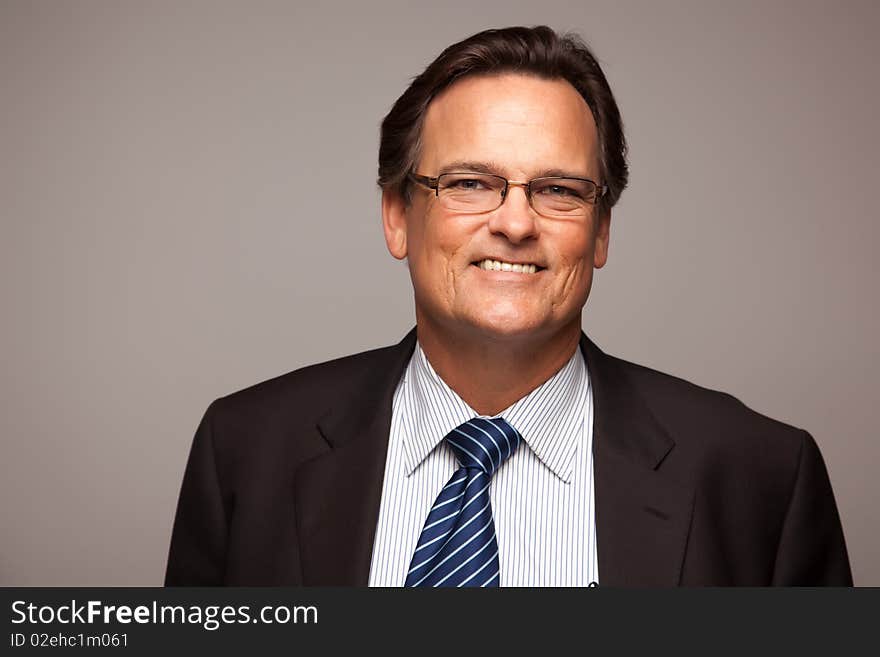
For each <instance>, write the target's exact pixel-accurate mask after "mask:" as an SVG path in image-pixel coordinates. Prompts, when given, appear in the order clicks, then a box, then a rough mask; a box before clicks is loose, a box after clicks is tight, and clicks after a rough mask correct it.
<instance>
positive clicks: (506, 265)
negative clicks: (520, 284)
mask: <svg viewBox="0 0 880 657" xmlns="http://www.w3.org/2000/svg"><path fill="white" fill-rule="evenodd" d="M471 265H473V266H474V267H479V268H480V269H483V270H485V271H509V272H514V273H517V274H536V273H537V272H540V271H544V269H546V267H541V266H540V265H536V264H535V263H533V262H509V261H507V260H494V259H492V258H485V259H483V260H476V261H474V262H472V263H471Z"/></svg>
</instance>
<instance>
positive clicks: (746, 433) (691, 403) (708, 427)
mask: <svg viewBox="0 0 880 657" xmlns="http://www.w3.org/2000/svg"><path fill="white" fill-rule="evenodd" d="M609 358H611V359H612V360H613V361H615V363H616V365H617V366H618V367H619V368H620V370H621V371H622V372H623V373H624V375H625V377H626V378H627V380H628V381H629V382H630V384H631V385H632V387H633V389H634V390H635V391H637V393H638V394H639V395H640V396H641V397H642V399H643V400H644V402H645V403H646V405H647V406H648V408H649V409H650V410H651V412H652V413H653V414H654V416H655V417H656V418H657V420H658V421H659V422H660V423H661V424H662V425H663V426H664V427H666V428H667V430H668V431H669V432H670V434H671V435H672V436H673V439H674V440H676V441H677V442H679V441H681V440H684V441H688V440H699V441H700V442H701V443H703V444H704V446H705V447H711V446H716V447H722V446H731V447H734V448H740V449H741V448H743V447H747V446H748V447H755V448H760V449H766V448H767V441H768V440H769V441H772V445H771V448H772V449H774V450H779V449H781V450H783V451H785V452H787V453H789V454H792V452H793V453H797V452H798V451H799V450H800V448H801V445H802V444H803V441H804V439H805V436H806V435H807V434H806V432H805V431H804V430H803V429H801V428H798V427H795V426H792V425H790V424H787V423H785V422H781V421H779V420H776V419H774V418H771V417H769V416H767V415H764V414H763V413H760V412H758V411H756V410H754V409H752V408H750V407H749V406H747V405H746V404H745V403H743V402H742V401H741V400H740V399H738V398H737V397H735V396H734V395H731V394H729V393H727V392H723V391H720V390H713V389H710V388H706V387H703V386H700V385H698V384H696V383H693V382H691V381H687V380H685V379H682V378H680V377H678V376H674V375H672V374H668V373H665V372H661V371H658V370H655V369H652V368H650V367H646V366H644V365H639V364H636V363H631V362H628V361H625V360H621V359H619V358H614V357H613V356H609Z"/></svg>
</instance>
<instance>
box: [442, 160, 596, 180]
mask: <svg viewBox="0 0 880 657" xmlns="http://www.w3.org/2000/svg"><path fill="white" fill-rule="evenodd" d="M504 169H505V168H504V167H503V166H502V165H500V164H498V163H497V162H492V161H491V160H490V161H478V160H456V161H455V162H450V163H449V164H444V165H443V166H442V167H440V171H439V172H438V173H437V175H438V176H439V175H442V174H444V173H452V172H454V171H467V172H473V173H487V174H490V175H495V176H501V177H502V178H504V177H506V176H505V174H504ZM532 178H590V176H589V175H588V174H585V173H582V172H573V171H566V170H565V169H542V170H541V171H538V172H537V173H536V174H535V175H534V176H532Z"/></svg>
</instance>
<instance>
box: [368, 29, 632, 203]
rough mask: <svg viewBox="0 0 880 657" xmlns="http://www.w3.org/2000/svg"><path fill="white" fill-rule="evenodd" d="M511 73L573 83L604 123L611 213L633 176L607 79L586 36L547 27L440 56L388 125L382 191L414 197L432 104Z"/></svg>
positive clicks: (602, 158)
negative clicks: (469, 78) (462, 85)
mask: <svg viewBox="0 0 880 657" xmlns="http://www.w3.org/2000/svg"><path fill="white" fill-rule="evenodd" d="M506 72H516V73H525V74H529V75H536V76H538V77H541V78H546V79H563V80H567V81H568V82H569V83H570V84H571V85H572V86H573V87H574V88H575V89H577V91H578V93H580V95H581V96H583V98H584V100H585V101H586V102H587V105H588V106H589V108H590V111H591V112H592V113H593V120H594V121H595V122H596V130H597V133H598V138H599V170H600V175H601V177H602V180H601V181H600V183H604V184H606V185H608V193H607V194H606V195H605V196H604V197H602V201H601V208H602V209H603V210H607V209H610V208H611V207H612V206H613V205H614V204H615V203H617V199H618V198H620V194H621V192H623V189H624V187H626V182H627V178H628V175H629V173H628V167H627V163H626V151H627V149H626V139H625V138H624V136H623V124H622V122H621V119H620V111H619V110H618V109H617V103H616V102H615V100H614V95H613V94H612V93H611V87H610V86H609V85H608V81H607V80H606V79H605V74H604V73H602V69H601V68H600V67H599V63H598V62H597V61H596V58H595V57H594V56H593V53H592V52H590V49H589V48H588V47H587V46H586V44H585V43H584V42H583V41H582V40H581V39H580V37H578V36H577V35H574V34H565V35H563V36H560V35H558V34H557V33H556V32H554V31H553V30H552V29H551V28H549V27H547V26H544V25H541V26H538V27H533V28H528V27H507V28H503V29H495V30H485V31H483V32H479V33H478V34H475V35H473V36H471V37H468V38H467V39H465V40H464V41H460V42H458V43H455V44H453V45H451V46H449V47H448V48H446V50H444V51H443V52H442V53H440V56H439V57H437V59H435V60H434V61H433V62H431V64H430V65H429V66H428V68H426V69H425V70H424V72H422V74H421V75H419V76H418V77H416V78H415V79H414V80H413V82H412V84H410V86H409V88H408V89H407V90H406V91H404V92H403V95H401V96H400V98H398V99H397V102H395V103H394V106H393V107H392V108H391V111H390V112H388V115H387V116H386V117H385V119H384V120H383V121H382V135H381V139H380V142H379V181H378V182H379V184H380V185H381V186H382V187H383V188H391V189H394V190H396V191H397V192H399V193H400V194H402V195H403V196H404V198H408V192H409V186H408V179H407V175H408V174H409V173H411V172H412V170H413V167H414V166H415V164H416V160H417V159H418V156H419V148H420V146H421V140H420V137H421V131H422V124H423V122H424V118H425V113H426V112H427V109H428V105H429V104H430V102H431V101H432V100H433V99H434V97H436V96H437V94H439V93H440V92H441V91H442V90H443V89H445V88H446V87H448V86H449V85H450V84H452V83H453V82H455V81H456V80H458V79H460V78H462V77H463V76H466V75H473V74H493V73H506Z"/></svg>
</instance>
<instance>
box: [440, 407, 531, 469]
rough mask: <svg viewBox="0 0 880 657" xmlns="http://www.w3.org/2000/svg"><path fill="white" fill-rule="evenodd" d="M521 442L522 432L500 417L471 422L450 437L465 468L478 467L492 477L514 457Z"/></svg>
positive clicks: (449, 435)
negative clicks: (520, 433)
mask: <svg viewBox="0 0 880 657" xmlns="http://www.w3.org/2000/svg"><path fill="white" fill-rule="evenodd" d="M521 441H522V436H520V435H519V432H518V431H517V430H516V429H514V428H513V427H512V426H510V424H508V423H507V421H506V420H505V419H504V418H500V417H496V418H481V417H477V418H474V419H472V420H468V421H467V422H465V423H464V424H461V425H459V426H457V427H455V429H453V430H452V431H450V432H449V434H447V436H446V442H447V443H448V444H449V446H450V447H452V450H453V451H454V452H455V456H456V457H457V458H458V462H459V463H460V464H461V467H463V468H467V469H472V468H477V469H480V470H482V471H483V472H485V473H487V474H488V475H489V476H491V475H492V474H494V473H495V471H496V470H497V469H498V468H500V467H501V464H502V463H504V461H506V460H507V459H508V458H510V456H511V455H512V454H513V453H514V452H515V451H516V448H517V447H519V444H520V442H521Z"/></svg>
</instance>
